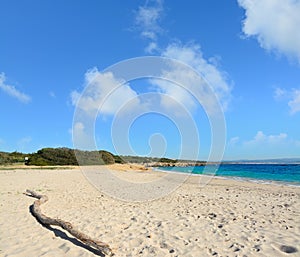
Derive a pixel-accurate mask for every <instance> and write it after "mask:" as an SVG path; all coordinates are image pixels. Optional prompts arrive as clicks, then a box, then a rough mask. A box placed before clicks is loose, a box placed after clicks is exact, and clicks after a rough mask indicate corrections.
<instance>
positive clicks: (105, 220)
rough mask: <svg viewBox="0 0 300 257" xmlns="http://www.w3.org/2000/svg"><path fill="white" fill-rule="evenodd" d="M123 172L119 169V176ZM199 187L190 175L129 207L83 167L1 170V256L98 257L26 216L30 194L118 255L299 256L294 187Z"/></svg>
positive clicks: (143, 174)
mask: <svg viewBox="0 0 300 257" xmlns="http://www.w3.org/2000/svg"><path fill="white" fill-rule="evenodd" d="M111 167H112V166H106V167H103V166H98V167H97V169H98V170H99V172H100V173H96V174H98V175H101V172H105V171H106V169H110V168H111ZM121 167H122V168H123V170H118V168H121ZM89 168H90V169H92V170H93V169H95V167H92V168H91V167H87V170H88V169H89ZM114 168H115V170H111V172H112V174H114V175H116V176H118V177H119V178H121V179H126V180H130V181H132V182H135V183H140V182H141V181H142V182H145V181H152V180H153V181H156V180H157V179H158V180H162V181H164V182H166V183H167V182H168V180H163V179H164V178H169V177H168V176H167V177H166V174H165V173H163V172H158V171H154V170H153V171H152V170H150V171H144V170H137V171H136V170H135V168H136V167H133V166H132V167H131V168H130V166H129V167H128V166H120V165H116V166H114ZM127 168H129V170H127ZM174 181H175V182H176V180H170V181H169V182H170V183H173V182H174ZM198 182H199V176H189V177H188V178H187V180H186V181H185V183H183V184H181V185H180V186H179V187H178V188H176V189H175V190H173V191H172V192H170V193H169V194H167V195H164V196H162V197H160V198H158V199H155V200H152V201H144V202H132V201H121V200H118V199H116V198H115V197H112V196H110V195H108V194H107V193H106V192H105V191H101V190H98V189H96V188H95V187H94V186H93V185H92V184H90V183H89V182H88V180H87V179H86V178H85V176H84V174H83V172H82V171H81V170H80V169H67V170H54V169H49V170H37V169H33V170H28V169H23V170H21V169H19V170H2V171H1V172H0V186H1V198H0V201H1V204H0V215H1V218H2V219H1V220H0V234H1V239H0V253H1V255H3V256H15V257H23V256H42V255H43V256H46V257H50V256H57V257H60V256H64V257H74V256H75V257H79V256H88V257H89V256H90V257H92V256H95V254H94V252H91V251H90V250H89V249H87V248H85V247H83V246H82V244H81V243H78V241H76V239H74V237H72V236H71V235H70V234H68V233H67V232H65V231H63V230H60V229H59V228H57V227H53V228H51V229H47V228H45V227H43V226H41V225H40V224H39V223H38V222H37V220H36V219H35V218H34V217H33V216H32V214H31V213H30V210H29V206H30V205H32V203H33V201H34V200H35V199H33V198H31V197H28V196H25V195H24V194H23V192H24V191H25V190H26V189H31V190H34V191H36V192H38V193H40V194H45V195H47V196H48V198H49V200H48V201H47V203H45V204H44V205H42V206H41V209H42V212H43V213H44V214H45V215H47V216H49V217H53V218H59V219H62V220H65V221H68V222H71V223H72V224H73V225H74V226H76V227H77V228H78V229H79V230H80V231H83V232H84V233H86V234H87V235H89V236H91V237H92V238H98V239H99V240H101V241H103V242H105V243H108V244H109V245H110V246H111V247H112V249H113V252H114V253H115V256H121V257H127V256H132V257H134V256H142V257H149V256H150V257H151V256H153V257H154V256H155V257H156V256H158V257H163V256H167V257H174V256H187V257H198V256H204V257H206V256H236V255H238V256H244V255H245V256H248V257H251V256H258V255H261V256H279V257H281V256H282V257H284V256H286V253H285V252H284V249H294V250H295V253H294V254H293V253H291V254H289V256H297V255H298V254H299V251H300V248H299V245H300V226H299V221H300V211H299V210H300V188H299V187H288V186H280V187H278V186H277V185H273V184H272V185H270V184H268V185H264V184H257V183H250V182H246V181H234V180H227V179H220V178H216V177H214V178H212V179H211V180H210V181H209V183H208V184H207V185H205V186H204V187H201V186H199V184H198ZM118 186H119V187H120V186H121V184H116V188H118ZM123 189H124V190H125V191H124V192H126V190H127V189H126V188H123ZM140 193H141V194H147V192H146V191H141V192H140ZM62 235H63V236H62ZM287 247H292V248H287ZM282 249H283V250H282Z"/></svg>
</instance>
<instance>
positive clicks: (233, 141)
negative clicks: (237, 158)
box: [227, 137, 240, 147]
mask: <svg viewBox="0 0 300 257" xmlns="http://www.w3.org/2000/svg"><path fill="white" fill-rule="evenodd" d="M239 141H240V138H239V137H232V138H230V139H229V141H228V143H227V145H228V146H230V147H231V146H235V145H236V144H238V142H239Z"/></svg>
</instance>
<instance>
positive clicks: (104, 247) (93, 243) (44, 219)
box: [25, 189, 112, 256]
mask: <svg viewBox="0 0 300 257" xmlns="http://www.w3.org/2000/svg"><path fill="white" fill-rule="evenodd" d="M25 194H26V195H28V196H32V197H35V198H37V199H38V200H35V201H34V203H33V208H32V213H33V215H34V216H35V217H36V218H37V220H38V221H39V222H40V223H41V224H43V225H45V226H50V225H52V226H59V227H61V228H63V229H64V230H66V231H68V232H69V233H70V234H71V235H72V236H74V237H76V238H77V239H78V240H80V241H81V242H83V243H84V244H86V245H88V246H90V247H93V248H95V249H97V250H99V251H101V252H103V253H104V254H107V255H110V256H111V255H112V250H111V248H110V247H109V245H108V244H106V243H103V242H101V241H99V240H94V239H92V238H91V237H89V236H88V235H86V234H84V233H82V232H80V231H78V230H77V229H76V228H74V227H73V225H72V224H71V223H70V222H66V221H64V220H61V219H53V218H50V217H48V216H46V215H44V214H43V213H42V211H41V208H40V206H41V204H43V203H45V202H47V201H48V197H47V196H46V195H40V194H37V193H36V192H34V191H31V190H28V189H27V190H26V193H25Z"/></svg>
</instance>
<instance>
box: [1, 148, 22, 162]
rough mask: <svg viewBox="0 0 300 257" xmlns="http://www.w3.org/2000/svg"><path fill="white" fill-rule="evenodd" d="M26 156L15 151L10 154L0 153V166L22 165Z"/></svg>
mask: <svg viewBox="0 0 300 257" xmlns="http://www.w3.org/2000/svg"><path fill="white" fill-rule="evenodd" d="M26 156H27V155H26V154H24V153H19V152H17V151H15V152H12V153H6V152H0V165H7V164H12V163H21V164H23V163H24V158H25V157H26Z"/></svg>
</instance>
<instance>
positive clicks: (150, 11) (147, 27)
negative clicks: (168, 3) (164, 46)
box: [135, 0, 164, 54]
mask: <svg viewBox="0 0 300 257" xmlns="http://www.w3.org/2000/svg"><path fill="white" fill-rule="evenodd" d="M163 11H164V10H163V1H162V0H153V1H147V3H146V4H145V5H144V6H139V8H138V10H137V11H136V13H135V14H136V15H135V25H136V26H137V29H138V30H139V31H140V34H141V36H142V37H143V38H145V39H147V40H149V41H150V43H149V44H148V46H147V47H146V48H145V52H146V53H149V54H152V53H154V52H155V51H156V50H158V45H157V39H158V35H159V34H161V33H162V32H163V29H162V27H161V26H160V24H159V22H160V20H161V18H162V16H163Z"/></svg>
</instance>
